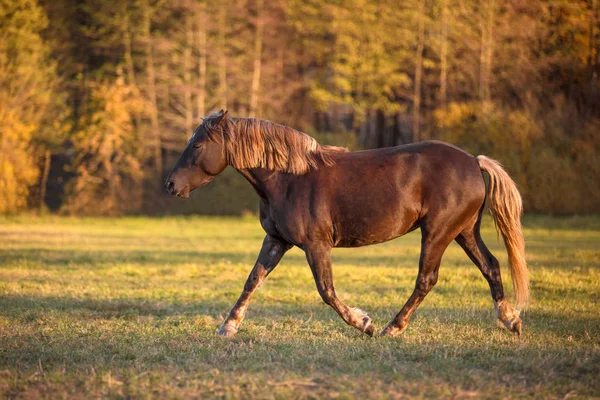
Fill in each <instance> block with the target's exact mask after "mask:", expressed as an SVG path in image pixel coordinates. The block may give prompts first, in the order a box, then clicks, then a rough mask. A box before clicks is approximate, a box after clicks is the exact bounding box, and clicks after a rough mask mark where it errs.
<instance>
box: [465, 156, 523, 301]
mask: <svg viewBox="0 0 600 400" xmlns="http://www.w3.org/2000/svg"><path fill="white" fill-rule="evenodd" d="M477 162H478V163H479V168H481V170H482V171H485V172H487V173H488V174H489V175H490V184H489V188H488V198H489V200H488V203H489V208H490V213H491V214H492V217H493V218H494V224H495V225H496V229H497V230H498V231H499V232H500V234H501V235H502V238H503V239H504V243H505V245H506V250H507V252H508V263H509V265H510V272H511V276H512V282H513V287H514V289H515V293H516V296H517V307H524V306H526V305H527V302H528V301H529V272H528V271H527V262H526V261H525V241H524V240H523V232H522V231H521V214H523V200H522V199H521V195H520V194H519V191H518V189H517V185H516V184H515V182H514V181H513V180H512V179H511V178H510V176H508V174H507V173H506V171H505V170H504V169H503V168H502V165H500V163H499V162H498V161H495V160H492V159H491V158H488V157H486V156H478V157H477Z"/></svg>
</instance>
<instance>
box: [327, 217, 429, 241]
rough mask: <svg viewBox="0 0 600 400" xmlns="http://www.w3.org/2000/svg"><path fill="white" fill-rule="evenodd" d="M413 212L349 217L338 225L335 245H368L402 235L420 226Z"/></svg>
mask: <svg viewBox="0 0 600 400" xmlns="http://www.w3.org/2000/svg"><path fill="white" fill-rule="evenodd" d="M411 214H412V213H406V214H404V215H403V216H397V215H393V214H388V215H383V216H377V215H370V216H365V217H361V218H352V217H350V218H347V219H345V220H344V221H343V222H341V223H340V224H337V226H336V229H335V232H336V235H334V244H335V247H360V246H368V245H371V244H377V243H383V242H387V241H388V240H392V239H395V238H397V237H399V236H402V235H404V234H406V233H407V232H410V231H411V230H413V229H415V228H416V227H417V226H418V224H417V215H411ZM377 217H379V218H377ZM335 236H337V237H335Z"/></svg>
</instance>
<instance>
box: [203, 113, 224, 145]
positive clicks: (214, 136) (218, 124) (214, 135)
mask: <svg viewBox="0 0 600 400" xmlns="http://www.w3.org/2000/svg"><path fill="white" fill-rule="evenodd" d="M225 121H227V110H225V111H223V110H221V111H219V113H218V114H217V116H216V117H215V120H214V122H213V123H212V124H211V125H212V128H211V129H207V131H206V133H207V135H208V137H209V138H210V139H211V140H212V141H213V142H216V143H222V142H223V130H222V129H218V128H223V127H224V126H225Z"/></svg>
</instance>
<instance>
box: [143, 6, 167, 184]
mask: <svg viewBox="0 0 600 400" xmlns="http://www.w3.org/2000/svg"><path fill="white" fill-rule="evenodd" d="M151 15H152V11H151V10H150V5H149V4H148V0H145V1H144V3H143V26H144V36H145V37H144V39H145V44H146V79H147V85H148V89H147V90H148V99H149V101H150V110H149V112H150V130H151V134H152V139H153V141H154V143H153V151H154V166H155V168H156V172H157V174H158V176H159V177H160V178H162V172H163V171H162V170H163V163H162V148H161V138H160V127H159V123H158V104H157V103H158V102H157V99H156V73H155V70H154V55H153V49H152V37H151V23H152V22H151V20H152V16H151Z"/></svg>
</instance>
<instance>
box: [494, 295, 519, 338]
mask: <svg viewBox="0 0 600 400" xmlns="http://www.w3.org/2000/svg"><path fill="white" fill-rule="evenodd" d="M494 307H495V308H496V315H497V317H498V325H499V326H504V327H505V328H506V329H508V330H509V331H511V332H514V333H516V334H518V335H519V336H521V330H522V328H523V323H522V322H521V319H520V318H519V315H521V312H520V311H519V310H516V309H514V308H512V307H511V305H510V304H508V302H507V301H506V300H504V299H502V300H500V301H499V302H498V303H496V302H494Z"/></svg>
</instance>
